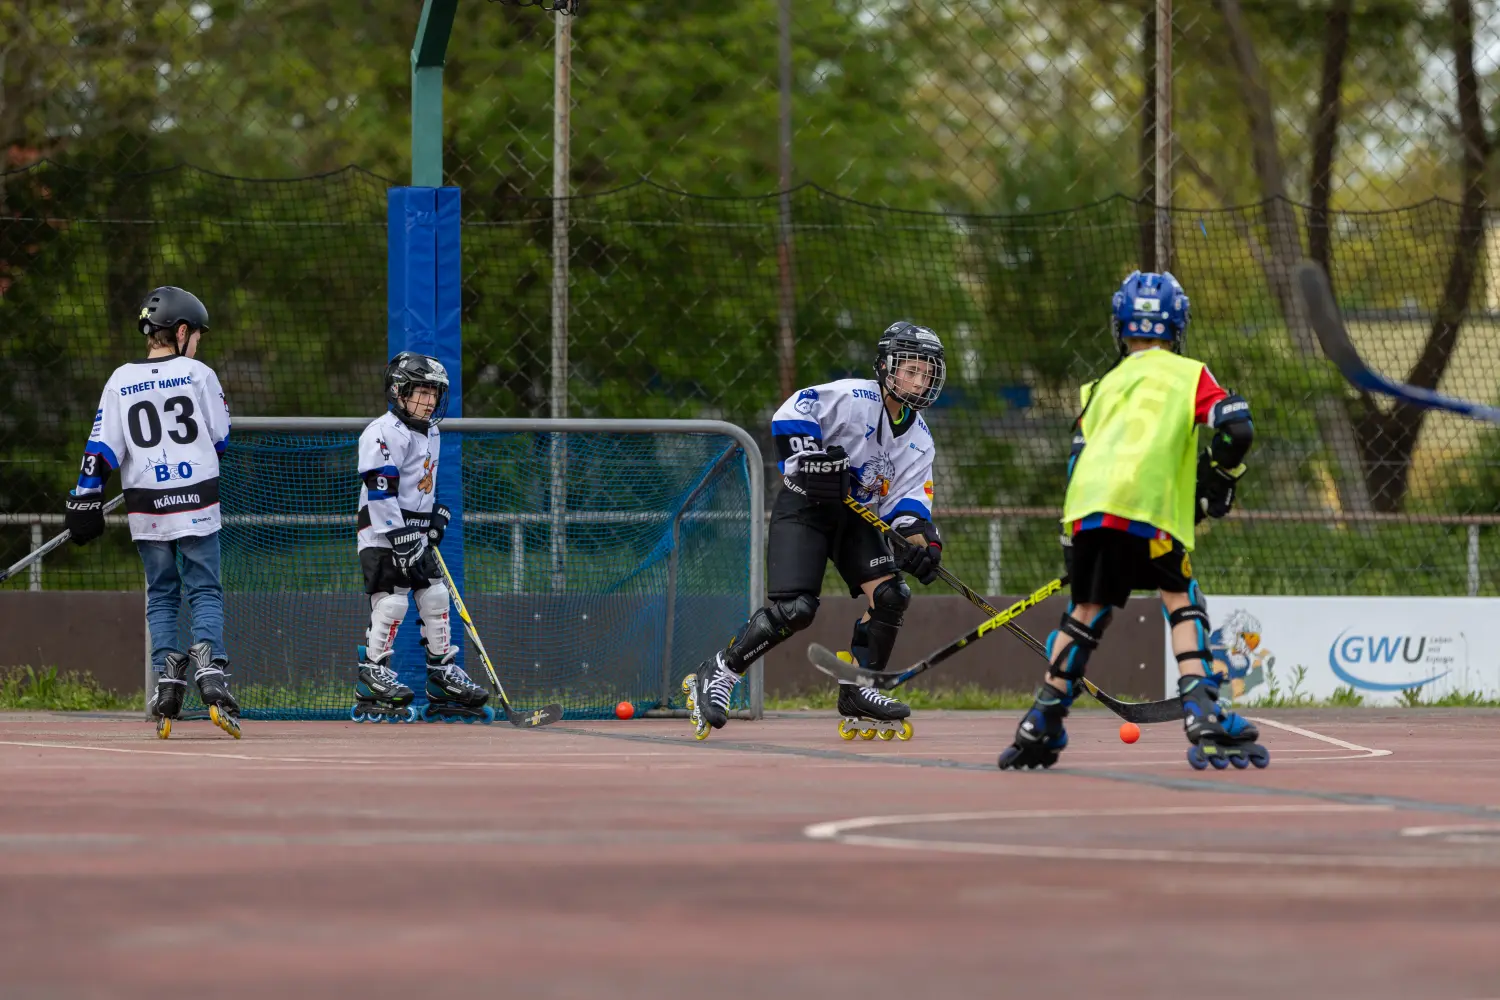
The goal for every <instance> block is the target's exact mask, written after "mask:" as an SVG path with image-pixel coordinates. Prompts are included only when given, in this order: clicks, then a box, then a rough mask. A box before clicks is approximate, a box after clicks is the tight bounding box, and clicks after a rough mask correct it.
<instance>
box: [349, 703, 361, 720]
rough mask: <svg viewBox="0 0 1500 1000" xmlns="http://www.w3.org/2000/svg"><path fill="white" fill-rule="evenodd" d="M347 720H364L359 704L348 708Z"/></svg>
mask: <svg viewBox="0 0 1500 1000" xmlns="http://www.w3.org/2000/svg"><path fill="white" fill-rule="evenodd" d="M349 721H350V722H364V721H365V713H363V712H361V711H360V710H359V706H358V705H355V706H354V707H353V708H351V709H349Z"/></svg>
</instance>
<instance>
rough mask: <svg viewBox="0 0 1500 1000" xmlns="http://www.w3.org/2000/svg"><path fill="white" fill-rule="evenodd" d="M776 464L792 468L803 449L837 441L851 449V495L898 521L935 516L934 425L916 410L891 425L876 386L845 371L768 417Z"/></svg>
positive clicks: (898, 524)
mask: <svg viewBox="0 0 1500 1000" xmlns="http://www.w3.org/2000/svg"><path fill="white" fill-rule="evenodd" d="M771 436H772V437H773V438H774V439H775V442H776V458H777V466H778V467H779V468H780V469H781V471H782V474H783V475H791V474H793V473H794V472H796V469H797V458H798V456H799V455H801V454H803V453H804V452H809V451H827V450H828V449H829V448H831V447H833V446H834V445H841V446H842V447H843V449H844V451H845V453H846V454H847V455H848V456H849V467H850V469H851V470H852V477H851V478H852V479H853V480H854V483H853V486H852V487H851V489H850V495H851V496H853V497H854V499H856V500H858V501H860V502H861V503H865V504H869V505H871V506H872V507H874V508H875V509H876V510H877V511H878V512H879V514H880V516H881V517H882V518H884V519H885V520H886V521H888V522H890V523H891V524H894V525H895V526H896V527H898V528H900V527H902V526H903V525H902V524H901V520H902V518H903V517H917V518H921V519H922V520H924V521H931V520H932V460H933V455H934V451H935V449H934V447H933V442H932V432H931V431H929V430H928V429H927V422H926V421H925V420H923V419H922V415H921V414H920V413H909V414H908V416H907V419H906V420H904V421H903V422H902V423H901V424H900V425H899V429H898V428H897V427H893V426H892V422H891V419H890V416H889V414H887V412H886V409H885V404H884V402H883V401H882V400H881V397H880V385H879V383H877V382H875V380H873V379H862V378H847V379H841V380H839V381H837V382H828V383H825V384H823V385H815V386H812V387H811V388H807V389H803V390H802V391H800V392H798V393H796V394H795V395H793V396H792V397H791V398H790V399H788V400H787V401H786V402H785V403H782V404H781V408H780V409H778V410H777V411H776V414H775V416H773V417H772V418H771Z"/></svg>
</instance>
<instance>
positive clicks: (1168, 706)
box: [807, 497, 1182, 725]
mask: <svg viewBox="0 0 1500 1000" xmlns="http://www.w3.org/2000/svg"><path fill="white" fill-rule="evenodd" d="M844 504H845V505H846V506H847V507H849V509H850V510H853V511H854V512H855V513H857V514H859V516H860V517H861V518H862V519H863V520H864V521H865V522H866V523H867V524H869V525H871V526H872V527H875V528H879V529H880V530H881V531H882V532H884V533H885V534H886V535H887V536H889V537H890V538H891V539H892V540H893V543H894V544H896V545H904V546H906V547H908V548H912V547H915V546H914V543H913V542H909V541H907V540H906V538H905V537H904V536H902V535H901V533H900V532H898V531H893V530H892V529H891V526H890V525H889V524H886V523H885V522H884V521H883V520H881V519H880V515H878V514H876V513H875V512H874V511H872V510H871V509H870V508H868V507H866V506H865V505H864V504H862V503H860V502H859V501H858V500H855V499H854V498H853V497H845V498H844ZM937 574H938V578H939V579H941V580H942V581H943V582H944V583H946V584H948V585H949V586H950V587H952V588H953V589H954V590H956V591H958V592H959V593H960V594H962V595H963V596H964V598H965V599H966V600H967V601H968V602H969V603H970V604H972V605H974V606H975V607H976V608H978V609H979V610H981V611H983V612H984V613H985V614H987V615H990V616H991V617H990V620H989V622H985V623H982V624H981V625H980V626H979V629H976V630H975V631H974V632H973V633H972V634H970V635H968V636H965V637H964V638H962V639H959V640H957V641H956V643H949V644H948V645H947V646H945V647H943V649H944V650H946V652H943V651H939V653H934V654H933V657H938V659H937V660H935V661H934V660H933V657H928V660H926V661H922V662H925V663H927V666H925V667H922V669H921V670H917V673H921V672H922V671H924V670H928V669H931V668H932V667H933V666H935V665H936V663H940V662H942V660H945V659H947V658H948V657H949V656H952V655H953V654H954V653H956V652H958V651H959V650H960V649H962V648H963V647H964V646H966V645H967V644H968V643H970V642H972V641H973V640H975V639H977V638H979V637H980V636H982V635H984V634H985V633H986V632H990V631H993V630H994V629H996V628H1000V627H1002V626H1004V628H1005V629H1006V630H1007V631H1009V632H1010V633H1011V634H1012V635H1014V636H1016V637H1017V638H1019V639H1020V640H1021V641H1022V642H1023V643H1025V644H1026V646H1027V647H1028V648H1029V649H1030V650H1031V651H1032V652H1034V653H1036V654H1037V655H1038V656H1040V657H1041V658H1042V659H1044V660H1047V661H1048V662H1049V663H1050V662H1051V660H1050V658H1049V657H1048V656H1047V647H1046V646H1044V645H1042V644H1041V643H1040V642H1038V641H1037V639H1036V637H1035V636H1033V635H1032V634H1031V633H1030V632H1027V631H1026V630H1025V629H1024V628H1022V627H1021V626H1020V624H1019V623H1017V622H1015V621H1014V619H1015V618H1017V617H1018V616H1020V614H1021V613H1022V612H1024V611H1026V610H1028V609H1029V608H1032V607H1035V605H1036V603H1038V602H1035V601H1033V602H1032V603H1030V604H1027V603H1026V602H1027V601H1031V598H1030V597H1028V598H1023V599H1022V600H1021V601H1019V602H1017V603H1016V604H1013V605H1011V607H1010V608H1008V609H1006V611H1004V612H1002V611H999V610H997V609H996V608H995V607H994V606H993V605H992V604H990V603H989V602H988V601H986V600H985V599H984V598H983V597H981V596H980V595H979V593H978V592H977V591H975V590H974V589H973V588H972V587H969V586H968V585H966V584H965V583H964V582H963V581H962V580H960V579H958V577H956V576H954V575H953V574H952V573H950V572H948V571H947V570H945V569H943V567H941V566H939V567H938V568H937ZM1066 581H1067V577H1063V578H1062V580H1060V581H1058V580H1054V581H1053V583H1055V584H1057V590H1061V589H1062V585H1063V583H1065V582H1066ZM1051 586H1052V584H1050V583H1049V584H1047V585H1046V586H1044V587H1043V588H1042V590H1047V588H1048V587H1051ZM1057 590H1052V591H1048V593H1047V595H1046V596H1051V595H1052V594H1054V593H1056V592H1057ZM1041 592H1042V591H1041V590H1039V591H1037V593H1038V594H1039V593H1041ZM1035 596H1036V594H1033V595H1032V597H1035ZM1023 604H1024V605H1025V607H1021V605H1023ZM1017 608H1019V609H1020V610H1016V609H1017ZM1012 611H1014V612H1015V613H1014V614H1012V613H1011V612H1012ZM997 619H998V620H997ZM817 648H819V649H823V647H821V646H819V647H817ZM823 652H824V653H827V652H828V651H827V650H826V649H823ZM807 655H808V658H809V659H811V657H812V655H813V652H812V648H811V647H810V648H809V649H808V652H807ZM829 655H830V656H831V655H832V654H829ZM835 659H837V657H835ZM929 661H932V662H929ZM825 662H826V661H825ZM838 662H839V664H840V665H841V666H842V667H845V668H847V667H848V666H849V664H847V663H844V661H842V660H839V661H838ZM813 666H816V667H819V668H820V669H822V664H820V663H818V662H816V661H814V663H813ZM917 666H921V664H920V663H919V664H917V665H916V666H913V667H910V668H908V670H915V669H916V667H917ZM823 672H824V673H828V671H827V670H824V671H823ZM867 673H868V671H867ZM897 673H899V674H907V671H904V670H903V671H898V672H897ZM915 676H916V674H908V675H907V676H906V677H905V678H904V679H903V680H900V681H897V682H896V683H895V684H892V685H891V686H890V687H896V686H897V685H898V684H904V683H906V681H908V680H910V679H911V678H912V677H915ZM1083 686H1084V688H1085V689H1087V690H1088V693H1089V694H1091V695H1093V696H1094V697H1095V698H1096V699H1098V701H1099V703H1100V704H1101V705H1103V706H1104V707H1105V708H1107V709H1109V710H1110V711H1111V712H1113V713H1115V714H1116V715H1118V716H1119V717H1120V718H1122V719H1124V720H1125V721H1126V722H1134V723H1136V724H1137V725H1148V724H1151V723H1156V722H1172V721H1176V720H1178V719H1181V718H1182V702H1181V700H1180V699H1177V698H1168V699H1166V700H1164V701H1147V702H1129V701H1121V700H1120V699H1118V698H1116V697H1114V696H1113V695H1111V694H1109V693H1108V692H1106V691H1103V690H1101V689H1100V688H1099V685H1097V684H1095V683H1094V682H1093V681H1091V680H1089V679H1088V678H1087V677H1085V678H1084V679H1083ZM882 690H890V688H882Z"/></svg>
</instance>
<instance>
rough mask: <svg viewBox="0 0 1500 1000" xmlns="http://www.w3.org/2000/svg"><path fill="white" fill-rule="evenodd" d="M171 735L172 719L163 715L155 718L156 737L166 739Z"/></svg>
mask: <svg viewBox="0 0 1500 1000" xmlns="http://www.w3.org/2000/svg"><path fill="white" fill-rule="evenodd" d="M171 735H172V720H171V719H169V718H167V717H166V716H165V715H163V716H162V717H161V718H160V719H157V720H156V736H157V739H163V740H164V739H166V738H168V737H169V736H171Z"/></svg>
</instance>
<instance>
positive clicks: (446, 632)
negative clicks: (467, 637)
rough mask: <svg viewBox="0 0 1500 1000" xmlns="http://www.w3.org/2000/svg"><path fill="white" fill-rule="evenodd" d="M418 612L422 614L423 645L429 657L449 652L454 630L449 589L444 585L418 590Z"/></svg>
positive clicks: (436, 656) (440, 655)
mask: <svg viewBox="0 0 1500 1000" xmlns="http://www.w3.org/2000/svg"><path fill="white" fill-rule="evenodd" d="M417 614H419V615H421V616H422V645H424V646H426V647H427V656H428V658H429V659H433V658H438V659H441V658H442V657H443V656H444V655H445V654H446V653H447V652H448V644H449V642H450V640H451V638H452V632H451V630H450V627H449V622H448V591H447V589H446V588H444V587H427V588H425V589H423V590H419V591H417Z"/></svg>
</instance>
